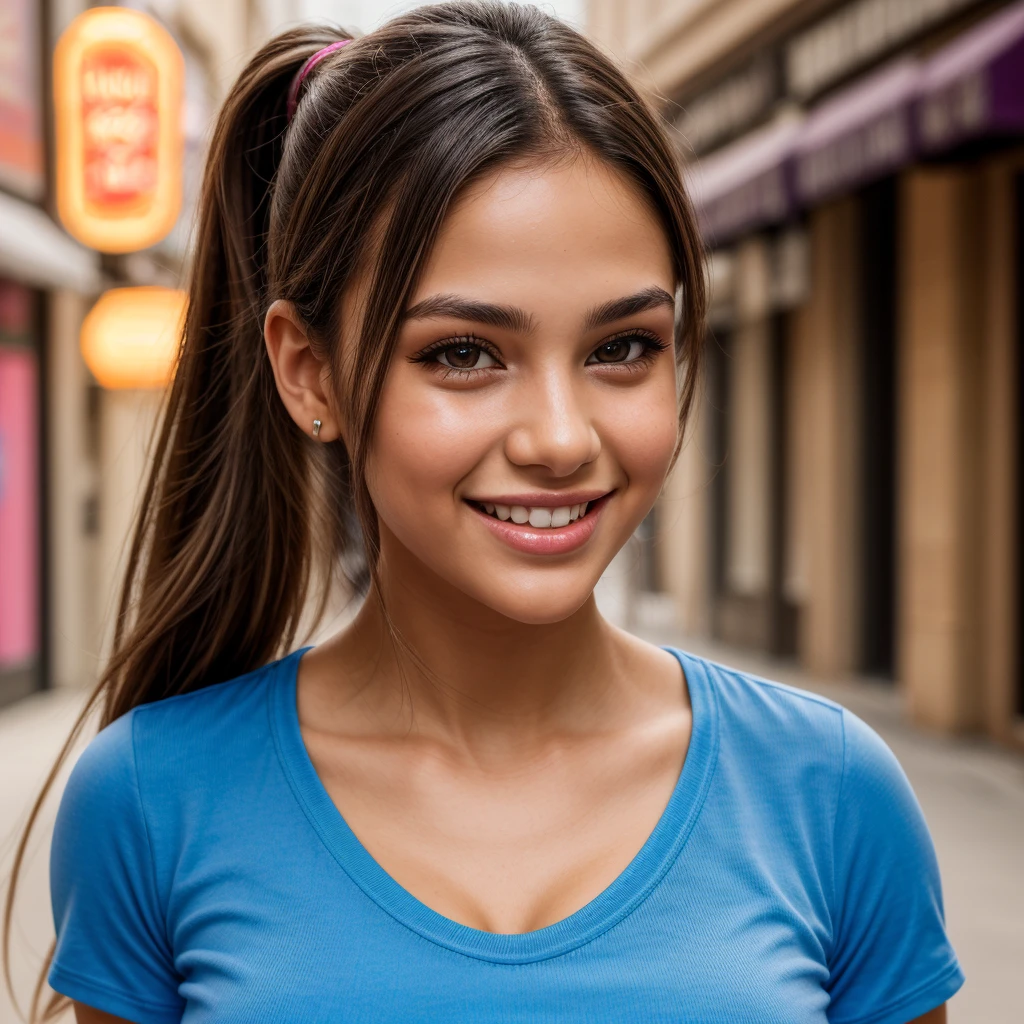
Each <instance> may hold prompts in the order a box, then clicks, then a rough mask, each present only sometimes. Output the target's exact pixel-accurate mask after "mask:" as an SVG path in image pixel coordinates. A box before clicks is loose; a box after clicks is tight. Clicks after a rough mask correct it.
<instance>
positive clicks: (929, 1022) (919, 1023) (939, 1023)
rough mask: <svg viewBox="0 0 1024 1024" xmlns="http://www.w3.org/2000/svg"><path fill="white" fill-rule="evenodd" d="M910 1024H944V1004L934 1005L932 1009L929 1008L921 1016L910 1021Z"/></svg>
mask: <svg viewBox="0 0 1024 1024" xmlns="http://www.w3.org/2000/svg"><path fill="white" fill-rule="evenodd" d="M910 1024H946V1004H945V1003H943V1004H942V1005H941V1006H936V1007H935V1009H934V1010H929V1011H928V1013H926V1014H925V1015H924V1016H923V1017H918V1018H917V1019H916V1020H912V1021H910Z"/></svg>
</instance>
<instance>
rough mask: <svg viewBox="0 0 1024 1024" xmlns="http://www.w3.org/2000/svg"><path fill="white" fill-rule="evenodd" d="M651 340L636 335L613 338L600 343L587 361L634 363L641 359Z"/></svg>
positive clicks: (592, 362) (591, 362)
mask: <svg viewBox="0 0 1024 1024" xmlns="http://www.w3.org/2000/svg"><path fill="white" fill-rule="evenodd" d="M648 347H650V342H648V341H646V340H645V339H644V338H638V337H636V336H634V337H632V338H613V339H612V340H611V341H606V342H605V343H604V344H603V345H598V347H597V348H596V349H594V351H593V352H592V353H591V354H590V357H589V358H588V359H587V362H588V363H590V364H591V365H593V364H594V363H633V362H636V360H637V359H639V358H640V357H641V356H642V355H643V354H644V352H645V351H646V350H647V348H648Z"/></svg>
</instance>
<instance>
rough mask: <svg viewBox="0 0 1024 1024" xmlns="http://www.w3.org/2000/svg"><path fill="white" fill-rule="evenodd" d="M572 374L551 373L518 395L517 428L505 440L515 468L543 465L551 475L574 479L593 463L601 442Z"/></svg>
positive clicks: (508, 455)
mask: <svg viewBox="0 0 1024 1024" xmlns="http://www.w3.org/2000/svg"><path fill="white" fill-rule="evenodd" d="M573 383H574V382H573V381H572V380H571V379H569V377H568V375H566V374H563V373H559V372H558V371H556V370H552V371H551V372H549V373H548V374H546V375H545V376H544V378H543V379H542V380H541V381H539V382H538V381H537V380H536V379H533V380H531V381H530V382H529V383H528V384H527V383H526V382H525V381H524V387H523V390H522V393H521V395H517V396H516V404H517V406H518V408H517V409H516V419H515V426H514V427H513V429H512V430H510V431H509V433H508V435H507V436H506V439H505V455H506V457H507V458H508V460H509V461H510V462H512V463H513V464H515V465H517V466H524V467H525V466H540V467H543V468H544V469H546V470H548V471H549V472H550V473H551V474H552V475H553V476H556V477H566V476H571V475H572V474H573V473H575V472H576V471H577V470H578V469H579V468H580V467H581V466H585V465H586V464H587V463H588V462H593V461H594V460H595V459H596V458H597V456H598V453H599V452H600V451H601V438H600V435H599V434H598V432H597V430H596V429H595V427H594V423H593V421H592V417H591V416H590V414H589V411H588V409H587V407H586V403H585V402H583V401H582V400H581V396H580V395H578V394H577V393H576V391H575V389H574V387H573Z"/></svg>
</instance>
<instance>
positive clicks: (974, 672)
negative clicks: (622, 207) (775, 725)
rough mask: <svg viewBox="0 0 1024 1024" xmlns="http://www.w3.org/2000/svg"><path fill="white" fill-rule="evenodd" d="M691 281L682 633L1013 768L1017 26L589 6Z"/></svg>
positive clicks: (615, 3) (892, 1) (950, 19)
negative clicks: (879, 704)
mask: <svg viewBox="0 0 1024 1024" xmlns="http://www.w3.org/2000/svg"><path fill="white" fill-rule="evenodd" d="M588 27H589V31H590V32H591V34H592V35H593V36H594V37H595V38H596V39H597V40H598V41H599V42H600V43H602V44H603V45H604V46H605V47H607V48H609V49H611V50H612V51H613V52H615V53H616V54H617V55H618V56H619V57H620V58H622V59H623V60H624V61H625V62H626V63H627V65H628V66H629V67H630V68H631V69H632V70H633V71H634V73H635V75H636V77H637V80H638V81H639V82H640V83H641V85H642V87H643V88H644V89H645V90H646V91H647V92H648V93H649V95H651V96H652V98H653V99H654V101H655V102H656V103H657V104H658V106H659V108H660V109H661V110H662V112H663V114H664V117H665V118H666V122H667V123H668V125H669V127H670V131H671V133H672V135H673V138H674V139H675V140H676V142H677V145H678V151H679V156H680V164H681V168H682V173H683V174H684V176H685V179H686V181H687V183H688V186H689V189H690V194H691V197H692V199H693V202H694V205H695V207H696V210H697V213H698V216H699V218H700V220H701V223H702V226H703V230H704V233H705V238H706V240H707V245H708V249H709V253H710V259H709V267H710V274H711V281H712V313H711V326H710V332H709V338H708V357H709V358H708V372H707V377H706V380H705V382H704V401H703V402H702V405H701V409H700V412H699V414H698V415H697V416H696V417H695V420H694V422H693V424H692V428H691V434H690V437H689V438H688V440H687V443H686V445H685V447H684V451H683V455H682V458H681V461H680V463H679V465H678V467H677V470H676V472H675V474H674V476H673V479H672V481H671V482H670V484H669V486H668V487H667V489H666V492H665V494H664V496H663V498H662V500H661V502H660V504H659V506H658V509H657V510H656V527H655V530H654V539H653V541H652V543H654V544H655V546H656V555H655V557H656V560H657V561H658V562H659V564H660V565H661V566H662V570H661V573H660V577H661V579H660V585H661V586H662V587H663V588H664V589H665V590H666V591H667V592H668V593H670V594H671V596H672V597H673V598H674V603H675V607H676V610H677V614H678V616H679V619H680V625H681V626H682V628H683V629H684V630H685V631H687V632H690V633H704V634H708V635H710V636H712V637H714V638H716V639H718V640H721V641H724V642H727V643H732V644H739V645H745V646H751V647H755V648H758V649H760V650H763V651H765V652H769V653H772V654H775V655H779V656H788V657H793V658H796V659H798V660H799V661H800V662H801V663H802V664H803V665H804V666H806V667H807V668H808V669H809V670H810V671H812V672H814V673H816V674H818V675H822V676H837V675H845V674H851V673H857V674H869V675H873V676H877V677H881V678H888V679H893V680H895V681H896V682H897V683H898V684H899V685H900V686H902V687H903V688H904V690H905V692H906V695H907V699H908V705H909V708H910V710H911V713H912V715H913V717H914V718H915V720H917V721H918V722H920V723H922V724H925V725H928V726H931V727H935V728H938V729H942V730H946V731H985V732H987V733H989V734H990V735H992V736H995V737H997V738H999V739H1001V740H1003V741H1006V742H1010V743H1017V744H1021V743H1024V657H1022V654H1021V651H1020V636H1021V633H1022V629H1021V627H1022V621H1021V619H1022V612H1021V600H1020V594H1021V590H1022V584H1024V558H1022V553H1021V544H1020V524H1021V515H1022V514H1021V501H1020V491H1021V477H1022V467H1024V457H1022V450H1024V445H1022V416H1021V406H1022V403H1021V387H1022V358H1021V350H1022V337H1024V327H1022V323H1024V314H1022V300H1021V294H1022V292H1024V289H1022V284H1024V270H1022V266H1024V261H1022V255H1021V254H1022V249H1024V4H1022V3H1020V2H1019V0H1018V2H1016V3H1006V2H983V0H845V2H834V0H833V2H822V0H817V2H815V0H689V2H682V0H648V2H646V3H644V4H638V3H634V2H621V0H591V2H590V5H589V22H588Z"/></svg>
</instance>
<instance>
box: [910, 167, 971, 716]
mask: <svg viewBox="0 0 1024 1024" xmlns="http://www.w3.org/2000/svg"><path fill="white" fill-rule="evenodd" d="M972 184H973V183H972V182H971V180H970V179H969V177H968V175H967V174H966V172H964V171H962V170H959V169H941V170H917V171H912V172H910V173H908V174H907V175H906V176H905V178H904V181H903V183H902V224H901V228H902V231H901V236H902V240H901V247H900V248H901V251H900V264H901V266H900V274H901V278H902V282H903V283H902V293H901V304H902V308H901V310H900V353H899V370H898V376H899V383H898V387H899V392H900V413H899V415H900V439H901V441H900V454H899V484H898V493H899V514H898V519H899V522H898V547H899V557H898V566H899V580H900V583H899V596H898V615H897V624H898V625H897V628H898V667H899V679H900V682H901V684H902V685H903V686H904V688H905V690H906V693H907V697H908V701H909V706H910V711H911V714H912V716H913V718H914V719H915V720H916V721H918V722H920V723H922V724H925V725H929V726H932V727H935V728H939V729H942V730H946V731H950V730H961V729H969V728H972V727H974V726H976V725H978V724H980V713H981V703H982V702H981V694H982V686H981V680H982V672H981V666H980V655H981V647H980V644H979V642H978V641H979V624H980V619H981V615H982V612H981V608H980V601H981V597H982V593H981V588H980V560H979V555H980V551H979V547H978V543H977V541H978V531H979V528H980V525H981V514H982V513H981V505H982V489H981V482H982V475H981V467H982V458H981V454H982V436H981V433H980V430H979V426H980V422H979V421H980V418H981V417H980V403H979V399H980V392H979V385H980V382H981V364H982V361H983V360H982V357H981V352H982V351H983V350H984V348H985V331H984V329H983V324H982V317H981V314H982V313H983V309H982V308H981V306H980V304H979V303H978V302H977V301H976V300H977V295H978V281H979V276H980V275H981V273H982V269H981V261H982V257H983V253H982V252H981V251H979V246H978V245H977V236H978V234H979V230H978V212H979V210H978V207H977V203H976V199H977V196H976V194H975V190H974V189H973V188H972Z"/></svg>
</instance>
